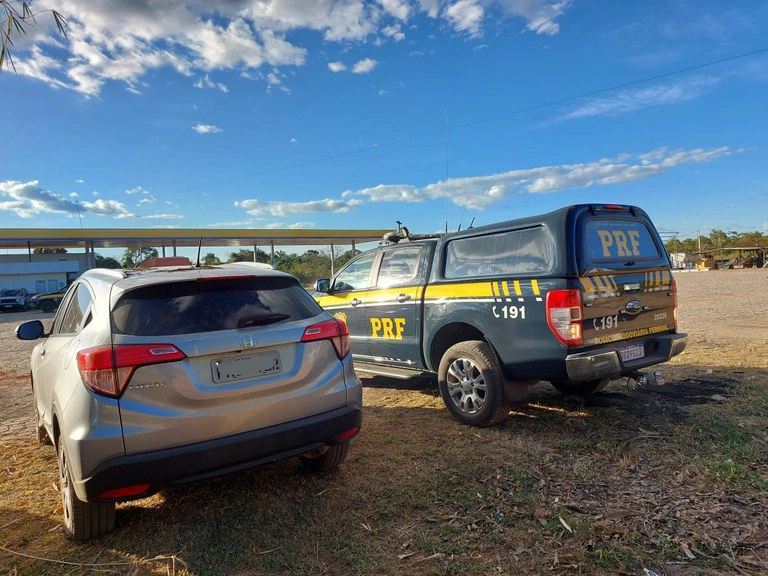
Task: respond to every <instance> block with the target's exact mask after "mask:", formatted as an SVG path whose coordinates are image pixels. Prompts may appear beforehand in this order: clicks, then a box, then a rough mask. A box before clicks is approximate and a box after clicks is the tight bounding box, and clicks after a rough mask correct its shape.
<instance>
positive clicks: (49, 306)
mask: <svg viewBox="0 0 768 576" xmlns="http://www.w3.org/2000/svg"><path fill="white" fill-rule="evenodd" d="M40 310H42V311H43V312H53V311H54V310H56V304H55V303H54V302H53V301H52V300H43V301H42V302H41V303H40Z"/></svg>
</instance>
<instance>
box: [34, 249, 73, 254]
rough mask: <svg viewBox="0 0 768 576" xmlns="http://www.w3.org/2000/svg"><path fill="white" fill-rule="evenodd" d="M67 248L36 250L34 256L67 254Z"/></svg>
mask: <svg viewBox="0 0 768 576" xmlns="http://www.w3.org/2000/svg"><path fill="white" fill-rule="evenodd" d="M66 253H67V249H66V248H35V249H34V250H32V254H66Z"/></svg>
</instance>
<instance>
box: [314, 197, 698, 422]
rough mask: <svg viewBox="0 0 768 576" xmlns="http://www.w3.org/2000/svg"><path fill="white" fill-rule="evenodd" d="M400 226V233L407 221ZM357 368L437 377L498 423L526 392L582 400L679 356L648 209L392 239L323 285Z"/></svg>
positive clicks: (453, 399)
mask: <svg viewBox="0 0 768 576" xmlns="http://www.w3.org/2000/svg"><path fill="white" fill-rule="evenodd" d="M403 230H405V229H403ZM315 289H316V290H317V292H318V293H319V294H317V295H316V298H317V299H318V302H319V303H320V304H321V305H322V306H323V307H324V308H325V309H326V310H328V311H330V312H331V313H332V314H334V315H335V316H336V317H337V318H341V319H343V320H345V321H346V323H347V326H348V327H349V332H350V335H351V338H352V353H353V357H354V360H355V364H356V367H357V368H358V369H360V370H363V371H365V372H372V373H376V374H383V375H389V376H395V377H398V376H400V377H403V376H404V375H412V374H414V371H421V372H424V371H430V372H436V373H437V381H438V386H439V388H440V394H441V396H442V398H443V401H444V402H445V404H446V406H447V407H448V410H449V411H450V412H451V413H452V414H453V416H454V417H455V418H456V419H458V420H459V421H460V422H462V423H464V424H470V425H474V426H490V425H493V424H497V423H500V422H502V421H503V420H504V419H505V418H506V417H507V415H508V413H509V407H510V405H513V404H519V403H521V402H524V401H525V400H526V398H527V396H528V387H529V386H530V385H532V384H534V383H536V382H537V381H539V380H547V381H549V382H551V383H552V384H553V385H554V386H555V387H556V388H557V389H558V390H560V391H562V392H563V393H566V394H580V395H587V394H591V393H595V392H599V391H600V390H602V389H603V388H604V387H605V386H606V385H607V384H608V382H609V381H610V380H614V379H618V378H620V377H625V376H626V377H630V378H634V379H636V380H640V381H643V380H645V381H647V380H652V379H653V376H652V375H648V374H643V373H641V372H640V370H642V369H644V368H648V367H649V366H653V365H655V364H659V363H661V362H665V361H666V360H669V359H670V358H672V357H673V356H675V355H677V354H679V353H680V352H682V351H683V349H684V348H685V344H686V335H685V334H680V333H678V332H677V303H676V287H675V280H674V279H673V278H672V274H671V272H670V260H669V256H668V254H667V252H666V250H665V248H664V245H663V243H662V242H661V239H660V238H659V235H658V233H657V231H656V229H655V227H654V226H653V224H652V223H651V220H650V218H649V217H648V215H647V214H646V213H645V212H644V211H643V210H641V209H640V208H637V207H635V206H624V205H612V204H600V205H595V204H581V205H574V206H567V207H565V208H561V209H559V210H556V211H554V212H550V213H548V214H543V215H538V216H531V217H527V218H522V219H518V220H511V221H507V222H501V223H498V224H492V225H489V226H484V227H481V228H471V229H469V230H464V231H461V232H456V233H450V234H445V235H442V236H439V237H423V238H421V239H417V238H416V237H414V236H410V235H409V234H408V233H407V232H406V233H401V234H397V233H393V234H392V235H390V237H389V239H388V241H385V242H383V243H382V245H380V246H379V247H378V248H376V249H373V250H371V251H368V252H364V253H361V254H359V255H357V256H355V257H354V258H353V259H351V260H350V261H349V262H348V263H347V264H346V265H345V266H344V267H343V268H342V269H341V270H340V271H339V272H338V274H336V276H335V277H334V278H333V279H331V280H328V279H322V280H318V281H317V283H316V284H315Z"/></svg>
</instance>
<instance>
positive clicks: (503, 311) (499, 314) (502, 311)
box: [491, 304, 525, 320]
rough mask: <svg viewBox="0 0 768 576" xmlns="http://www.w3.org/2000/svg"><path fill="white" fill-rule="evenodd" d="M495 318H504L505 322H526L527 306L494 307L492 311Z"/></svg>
mask: <svg viewBox="0 0 768 576" xmlns="http://www.w3.org/2000/svg"><path fill="white" fill-rule="evenodd" d="M491 312H493V315H494V317H495V318H504V319H505V320H517V319H520V320H525V306H515V305H514V304H510V305H509V306H494V307H493V308H492V309H491Z"/></svg>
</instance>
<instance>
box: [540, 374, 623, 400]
mask: <svg viewBox="0 0 768 576" xmlns="http://www.w3.org/2000/svg"><path fill="white" fill-rule="evenodd" d="M610 382H611V381H610V380H609V379H608V378H600V379H598V380H586V381H584V382H577V381H575V380H553V381H552V386H554V387H555V388H557V389H558V390H559V391H560V393H561V394H564V395H566V396H584V397H586V396H591V395H592V394H598V393H599V392H602V391H603V390H605V388H606V386H608V384H610Z"/></svg>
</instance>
